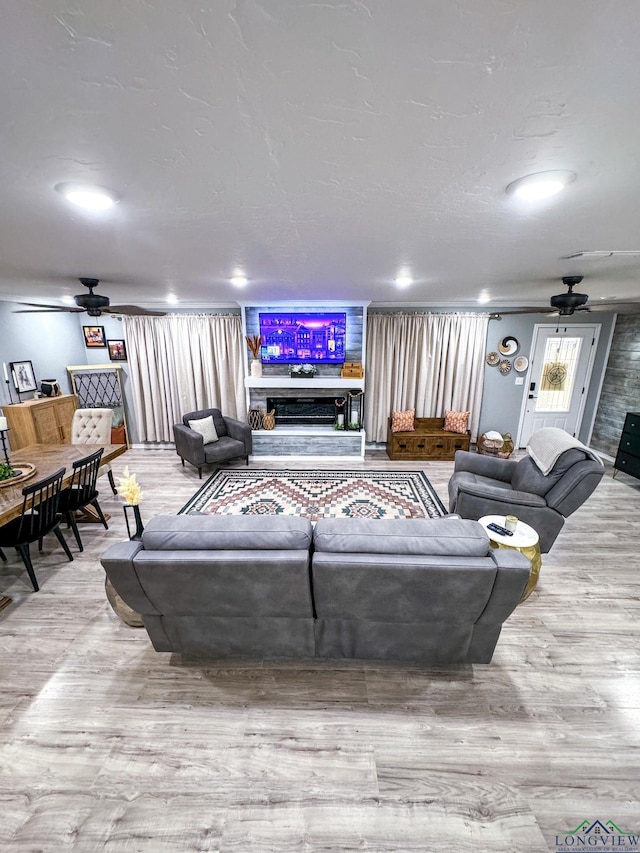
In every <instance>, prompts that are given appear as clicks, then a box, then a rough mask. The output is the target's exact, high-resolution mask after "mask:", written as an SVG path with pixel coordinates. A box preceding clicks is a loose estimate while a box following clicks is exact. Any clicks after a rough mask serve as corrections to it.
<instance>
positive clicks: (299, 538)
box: [142, 514, 312, 559]
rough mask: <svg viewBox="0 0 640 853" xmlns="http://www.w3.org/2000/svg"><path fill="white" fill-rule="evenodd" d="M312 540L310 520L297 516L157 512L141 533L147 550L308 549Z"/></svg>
mask: <svg viewBox="0 0 640 853" xmlns="http://www.w3.org/2000/svg"><path fill="white" fill-rule="evenodd" d="M311 540H312V527H311V522H310V521H309V520H308V519H307V518H297V517H295V516H276V517H274V516H269V517H262V518H259V517H257V516H255V515H253V516H242V515H193V514H189V515H158V516H156V517H155V518H152V519H151V521H150V522H149V524H147V526H146V527H145V530H144V533H143V534H142V545H143V547H144V549H145V551H205V550H208V551H247V550H255V551H259V550H262V551H275V550H308V549H309V548H310V546H311ZM256 559H257V558H256Z"/></svg>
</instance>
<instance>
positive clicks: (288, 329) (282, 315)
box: [259, 311, 347, 364]
mask: <svg viewBox="0 0 640 853" xmlns="http://www.w3.org/2000/svg"><path fill="white" fill-rule="evenodd" d="M259 322H260V337H261V338H262V348H261V359H262V363H263V364H304V363H312V364H342V363H343V362H344V357H345V350H346V336H347V315H346V314H344V313H339V312H338V313H336V312H322V313H316V312H311V311H291V312H280V311H279V312H277V313H270V314H260V315H259Z"/></svg>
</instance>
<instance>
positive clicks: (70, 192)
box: [55, 183, 118, 212]
mask: <svg viewBox="0 0 640 853" xmlns="http://www.w3.org/2000/svg"><path fill="white" fill-rule="evenodd" d="M55 189H56V191H57V192H59V193H61V194H62V195H63V196H64V197H65V198H66V199H67V201H70V202H71V203H72V204H75V205H76V206H77V207H81V208H83V210H91V211H94V212H101V211H104V210H109V208H111V207H113V205H114V204H116V203H117V201H118V198H117V196H116V194H115V193H113V192H111V190H108V189H106V187H95V186H91V185H90V184H74V183H62V184H56V186H55Z"/></svg>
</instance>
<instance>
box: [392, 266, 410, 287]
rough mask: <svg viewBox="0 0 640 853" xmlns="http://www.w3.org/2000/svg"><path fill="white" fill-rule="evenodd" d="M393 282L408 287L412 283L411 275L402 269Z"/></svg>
mask: <svg viewBox="0 0 640 853" xmlns="http://www.w3.org/2000/svg"><path fill="white" fill-rule="evenodd" d="M394 282H395V283H396V284H397V285H398V287H408V286H409V285H410V284H413V276H412V275H410V274H409V273H408V272H407V271H406V270H402V271H401V272H400V273H398V275H397V276H396V277H395V278H394Z"/></svg>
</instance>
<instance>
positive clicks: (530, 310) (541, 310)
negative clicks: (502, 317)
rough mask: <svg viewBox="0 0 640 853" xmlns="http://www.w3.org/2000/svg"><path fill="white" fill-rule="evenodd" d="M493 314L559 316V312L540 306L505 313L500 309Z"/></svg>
mask: <svg viewBox="0 0 640 853" xmlns="http://www.w3.org/2000/svg"><path fill="white" fill-rule="evenodd" d="M491 313H492V314H554V313H555V314H557V313H558V312H557V311H552V310H551V309H549V308H543V307H542V306H540V307H539V308H535V307H533V306H529V307H525V308H505V309H504V311H502V310H500V309H499V308H498V309H497V310H496V311H492V312H491Z"/></svg>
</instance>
